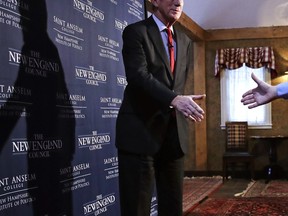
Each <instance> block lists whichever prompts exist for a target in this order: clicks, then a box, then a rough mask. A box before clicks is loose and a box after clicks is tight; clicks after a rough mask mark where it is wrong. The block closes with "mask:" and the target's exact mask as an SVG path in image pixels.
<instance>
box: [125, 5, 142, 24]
mask: <svg viewBox="0 0 288 216" xmlns="http://www.w3.org/2000/svg"><path fill="white" fill-rule="evenodd" d="M141 2H143V1H141ZM127 5H128V14H131V15H133V16H135V17H137V18H138V19H139V20H142V17H143V4H142V3H140V1H138V0H130V2H129V3H127Z"/></svg>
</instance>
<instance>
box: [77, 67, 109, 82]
mask: <svg viewBox="0 0 288 216" xmlns="http://www.w3.org/2000/svg"><path fill="white" fill-rule="evenodd" d="M75 78H76V79H78V80H81V81H83V82H85V83H86V85H94V86H99V85H100V84H106V83H107V75H106V72H103V71H99V70H95V69H94V66H89V67H88V68H87V67H81V66H75Z"/></svg>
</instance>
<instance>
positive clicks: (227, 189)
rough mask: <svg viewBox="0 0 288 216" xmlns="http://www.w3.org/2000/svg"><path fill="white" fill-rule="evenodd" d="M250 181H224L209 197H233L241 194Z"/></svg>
mask: <svg viewBox="0 0 288 216" xmlns="http://www.w3.org/2000/svg"><path fill="white" fill-rule="evenodd" d="M250 182H251V181H250V180H248V179H229V180H226V181H224V183H223V184H222V185H221V187H220V188H219V189H218V190H217V191H215V192H214V193H213V194H211V195H210V196H209V197H234V195H235V194H237V193H241V192H243V191H244V190H245V189H246V188H247V186H248V184H249V183H250Z"/></svg>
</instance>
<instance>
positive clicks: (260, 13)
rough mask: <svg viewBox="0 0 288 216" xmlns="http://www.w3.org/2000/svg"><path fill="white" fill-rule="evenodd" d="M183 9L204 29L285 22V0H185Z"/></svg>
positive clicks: (287, 12) (287, 11)
mask: <svg viewBox="0 0 288 216" xmlns="http://www.w3.org/2000/svg"><path fill="white" fill-rule="evenodd" d="M183 10H184V13H185V14H186V15H187V16H189V17H190V18H191V19H192V20H193V21H194V22H196V23H197V24H198V25H199V26H200V27H202V28H203V29H205V30H208V29H231V28H245V27H271V26H284V25H285V26H287V25H288V1H287V0H186V1H184V9H183Z"/></svg>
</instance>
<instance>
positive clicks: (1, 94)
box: [0, 84, 32, 117]
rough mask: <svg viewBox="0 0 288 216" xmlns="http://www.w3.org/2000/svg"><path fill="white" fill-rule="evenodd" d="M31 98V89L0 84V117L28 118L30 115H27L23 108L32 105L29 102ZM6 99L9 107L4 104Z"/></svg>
mask: <svg viewBox="0 0 288 216" xmlns="http://www.w3.org/2000/svg"><path fill="white" fill-rule="evenodd" d="M31 96H32V93H31V89H28V88H25V87H20V86H13V85H5V84H0V109H1V112H0V117H30V115H31V113H28V112H27V111H26V109H25V107H28V106H31V105H32V103H30V102H29V101H31ZM23 98H26V99H25V100H23ZM8 99H9V103H10V105H7V104H6V101H7V100H8ZM25 101H26V102H25Z"/></svg>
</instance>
